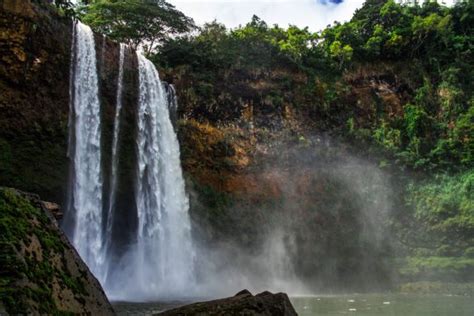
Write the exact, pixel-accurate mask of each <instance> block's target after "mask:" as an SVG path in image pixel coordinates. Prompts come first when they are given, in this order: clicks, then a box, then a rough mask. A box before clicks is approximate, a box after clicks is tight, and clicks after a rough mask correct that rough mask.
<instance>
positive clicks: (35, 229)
mask: <svg viewBox="0 0 474 316" xmlns="http://www.w3.org/2000/svg"><path fill="white" fill-rule="evenodd" d="M43 203H44V202H42V201H41V200H40V199H39V197H38V196H36V195H32V194H27V193H23V192H20V191H17V190H14V189H10V188H2V187H0V245H1V256H0V267H1V271H0V300H1V302H2V305H3V306H4V308H5V310H6V312H8V313H9V314H15V315H16V314H25V313H26V314H53V315H60V314H79V313H90V314H101V315H110V314H113V310H112V307H111V305H110V303H109V302H108V300H107V298H106V296H105V294H104V292H103V290H102V288H101V287H100V284H99V283H98V281H97V280H96V279H95V278H94V276H93V275H92V274H91V273H90V272H89V270H88V268H87V266H86V265H85V264H84V262H83V261H82V260H81V259H80V257H79V256H78V254H77V253H76V251H75V250H74V248H73V247H72V246H71V244H70V243H69V242H68V240H67V238H66V237H65V235H64V234H63V233H62V232H61V230H60V229H59V227H58V225H57V223H56V221H55V219H54V217H53V216H52V215H51V214H50V213H48V211H47V210H46V208H45V207H44V204H43Z"/></svg>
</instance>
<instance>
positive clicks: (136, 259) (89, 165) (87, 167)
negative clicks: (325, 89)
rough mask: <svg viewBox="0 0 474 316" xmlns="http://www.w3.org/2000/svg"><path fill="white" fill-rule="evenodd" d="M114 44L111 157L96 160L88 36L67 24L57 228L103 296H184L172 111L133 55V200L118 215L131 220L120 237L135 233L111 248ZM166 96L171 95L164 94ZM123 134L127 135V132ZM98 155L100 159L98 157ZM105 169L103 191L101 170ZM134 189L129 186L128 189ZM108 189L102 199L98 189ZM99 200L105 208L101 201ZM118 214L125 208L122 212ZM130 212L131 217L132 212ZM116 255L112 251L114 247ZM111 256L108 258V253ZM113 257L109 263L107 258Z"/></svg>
mask: <svg viewBox="0 0 474 316" xmlns="http://www.w3.org/2000/svg"><path fill="white" fill-rule="evenodd" d="M125 51H126V47H125V46H124V45H121V46H120V58H119V61H118V64H119V73H118V77H117V91H116V99H115V101H116V103H115V115H114V123H113V134H112V144H111V158H110V160H111V161H110V162H109V161H102V159H103V157H101V133H102V131H101V109H100V106H101V104H100V102H99V86H98V85H99V80H98V75H97V60H96V58H97V57H96V51H95V43H94V34H93V33H92V31H91V29H90V28H89V27H88V26H86V25H83V24H81V23H80V22H77V23H75V25H74V30H73V44H72V57H71V76H70V79H71V83H70V113H69V148H68V156H69V157H70V160H71V170H70V184H69V190H68V207H67V212H66V215H65V220H64V224H63V225H64V228H65V230H66V231H67V233H68V235H69V237H70V238H71V240H72V243H73V245H74V246H75V247H76V249H77V250H78V252H79V254H80V255H81V257H82V258H83V259H84V261H85V262H86V263H87V265H88V266H89V268H90V269H91V271H92V272H93V273H94V275H95V276H96V277H97V278H98V279H99V281H100V282H101V283H102V285H103V286H104V288H105V290H106V292H107V294H108V295H109V297H113V298H115V299H121V300H145V299H156V298H163V297H164V296H168V297H170V296H174V297H179V296H183V294H184V293H187V294H188V295H189V293H190V291H193V290H194V288H195V286H194V284H195V281H194V271H193V266H194V264H193V261H194V252H193V247H192V241H191V225H190V218H189V214H188V210H189V202H188V198H187V196H186V193H185V188H184V179H183V172H182V170H181V163H180V152H179V143H178V139H177V136H176V133H175V131H174V129H173V126H172V123H171V120H170V112H169V106H171V107H172V108H173V107H176V105H177V104H176V98H175V95H174V90H173V89H171V90H170V91H169V93H167V91H165V87H164V85H163V83H162V82H161V81H160V78H159V75H158V71H157V70H156V68H155V67H154V65H153V64H152V63H151V62H150V61H149V60H148V59H146V58H145V57H143V56H142V55H140V54H137V58H138V80H139V91H138V92H139V96H138V104H137V113H136V118H137V120H136V127H137V135H136V148H135V150H136V166H135V169H136V174H135V177H136V178H135V179H129V180H130V186H129V187H130V191H134V192H133V193H134V201H135V202H134V203H135V204H136V205H133V206H131V205H129V206H128V207H129V213H128V214H126V216H129V217H131V216H135V215H136V218H137V227H136V230H135V229H134V228H133V227H134V226H133V225H131V226H130V227H128V229H129V230H130V231H125V230H124V231H123V233H124V235H125V236H127V235H129V236H130V234H135V236H134V237H133V238H131V240H128V241H127V242H128V244H127V245H125V246H123V245H122V246H121V247H122V248H119V246H117V248H114V247H116V245H115V244H114V240H113V231H115V230H116V229H123V227H114V224H115V223H116V222H117V221H116V220H117V219H118V218H117V216H118V214H121V215H120V216H123V213H121V212H117V210H118V207H117V202H116V201H117V200H118V198H119V196H118V193H117V191H118V186H119V181H120V180H119V165H120V164H121V162H120V161H119V157H120V151H119V148H120V145H121V142H122V139H121V135H125V134H124V133H130V132H129V131H126V130H123V131H122V130H121V129H123V128H125V126H127V125H124V126H123V127H122V126H121V121H123V120H126V119H127V118H126V117H124V115H126V113H127V112H125V111H123V110H122V108H123V104H122V103H123V100H122V99H123V94H124V92H125V91H124V61H125ZM170 94H171V95H170ZM128 135H130V134H128ZM105 157H106V156H105ZM102 166H103V167H104V168H110V178H108V180H109V186H108V187H107V186H104V185H103V179H102V174H106V173H104V172H103V170H102ZM133 185H135V187H133ZM104 189H108V192H107V195H104V197H103V190H104ZM104 201H105V203H104ZM125 209H126V208H125ZM135 209H136V213H135V212H134V210H135ZM117 249H118V250H119V251H115V250H117ZM112 253H115V255H114V256H112ZM112 257H113V259H112Z"/></svg>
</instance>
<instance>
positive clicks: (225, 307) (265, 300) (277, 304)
mask: <svg viewBox="0 0 474 316" xmlns="http://www.w3.org/2000/svg"><path fill="white" fill-rule="evenodd" d="M159 315H163V316H188V315H189V316H191V315H208V316H224V315H227V316H233V315H248V316H296V315H298V314H297V313H296V311H295V309H294V308H293V306H292V305H291V302H290V299H289V298H288V295H286V294H284V293H277V294H272V293H270V292H263V293H260V294H257V295H252V294H251V293H250V292H249V291H247V290H243V291H241V292H239V293H237V294H236V295H235V296H233V297H228V298H223V299H219V300H214V301H208V302H200V303H194V304H191V305H187V306H183V307H179V308H176V309H172V310H169V311H166V312H164V313H160V314H159Z"/></svg>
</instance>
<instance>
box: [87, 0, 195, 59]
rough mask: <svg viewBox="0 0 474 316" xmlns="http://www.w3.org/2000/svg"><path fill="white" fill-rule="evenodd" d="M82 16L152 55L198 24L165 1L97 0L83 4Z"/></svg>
mask: <svg viewBox="0 0 474 316" xmlns="http://www.w3.org/2000/svg"><path fill="white" fill-rule="evenodd" d="M78 11H79V16H80V17H81V19H82V20H83V21H84V22H85V23H87V24H88V25H90V26H91V27H92V28H93V29H94V30H95V31H98V32H100V33H103V34H105V35H107V36H109V37H110V38H112V39H114V40H117V41H120V42H124V43H127V44H128V45H130V46H131V47H132V48H138V47H141V48H142V49H143V50H144V51H145V53H147V54H150V53H151V52H153V51H154V50H155V49H156V48H157V46H159V45H160V44H161V43H162V42H163V40H165V39H166V38H167V37H169V36H174V35H177V34H182V33H186V32H188V31H190V30H191V29H192V28H193V27H194V22H193V20H192V19H191V18H189V17H187V16H186V15H184V14H183V13H182V12H180V11H179V10H177V9H176V8H175V7H174V6H173V5H171V4H169V3H168V2H166V1H164V0H95V1H90V3H88V4H82V5H81V6H80V7H79V9H78Z"/></svg>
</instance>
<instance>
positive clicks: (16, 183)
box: [0, 0, 138, 205]
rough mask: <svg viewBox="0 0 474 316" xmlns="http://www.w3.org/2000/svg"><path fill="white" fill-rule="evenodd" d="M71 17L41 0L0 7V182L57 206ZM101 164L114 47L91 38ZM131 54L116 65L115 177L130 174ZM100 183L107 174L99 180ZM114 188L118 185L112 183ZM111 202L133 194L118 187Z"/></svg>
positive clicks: (109, 128) (63, 174) (63, 172)
mask: <svg viewBox="0 0 474 316" xmlns="http://www.w3.org/2000/svg"><path fill="white" fill-rule="evenodd" d="M72 24H73V21H72V19H71V18H69V17H66V16H64V15H63V13H62V12H61V11H60V10H57V9H56V8H55V6H54V5H52V4H50V1H45V0H24V1H23V0H22V1H17V0H5V1H0V113H1V115H0V152H1V154H0V181H1V183H0V184H1V185H5V186H10V187H15V188H19V189H22V190H25V191H28V192H36V193H38V194H40V195H41V196H42V197H43V198H46V199H48V200H51V201H54V202H57V203H59V204H62V205H64V204H65V203H64V201H65V196H66V188H67V179H68V157H67V146H68V113H69V79H70V64H71V42H72V41H71V40H72ZM96 52H97V61H98V63H97V64H98V72H99V80H100V100H101V115H102V142H103V143H104V146H103V148H105V150H104V153H103V157H104V164H108V161H110V151H111V150H110V146H111V143H112V141H111V139H112V135H113V121H114V116H115V103H116V91H117V77H118V63H119V44H118V43H115V42H112V41H110V40H108V39H107V38H105V37H103V36H101V35H99V34H96ZM136 65H137V60H136V56H135V52H134V51H132V50H127V51H126V58H125V64H124V95H123V107H122V109H123V111H124V114H123V117H124V118H125V117H126V118H127V119H124V122H122V126H123V129H126V130H127V131H128V132H127V133H126V134H125V133H124V135H121V138H122V139H123V141H122V142H123V143H124V146H123V150H122V151H121V159H120V164H121V165H120V170H121V176H123V177H124V178H126V179H127V180H124V181H123V183H129V179H130V176H131V175H132V174H134V172H135V169H134V167H133V166H134V163H133V159H134V140H135V125H136V124H135V121H136V120H135V112H136V102H137V87H138V72H137V66H136ZM104 178H105V179H106V178H107V174H105V175H104ZM120 182H121V183H122V181H120ZM119 190H120V194H118V195H119V196H121V197H123V199H124V200H130V198H131V196H132V195H133V194H130V193H129V192H130V190H128V185H127V188H125V189H124V188H122V187H120V188H119Z"/></svg>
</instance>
